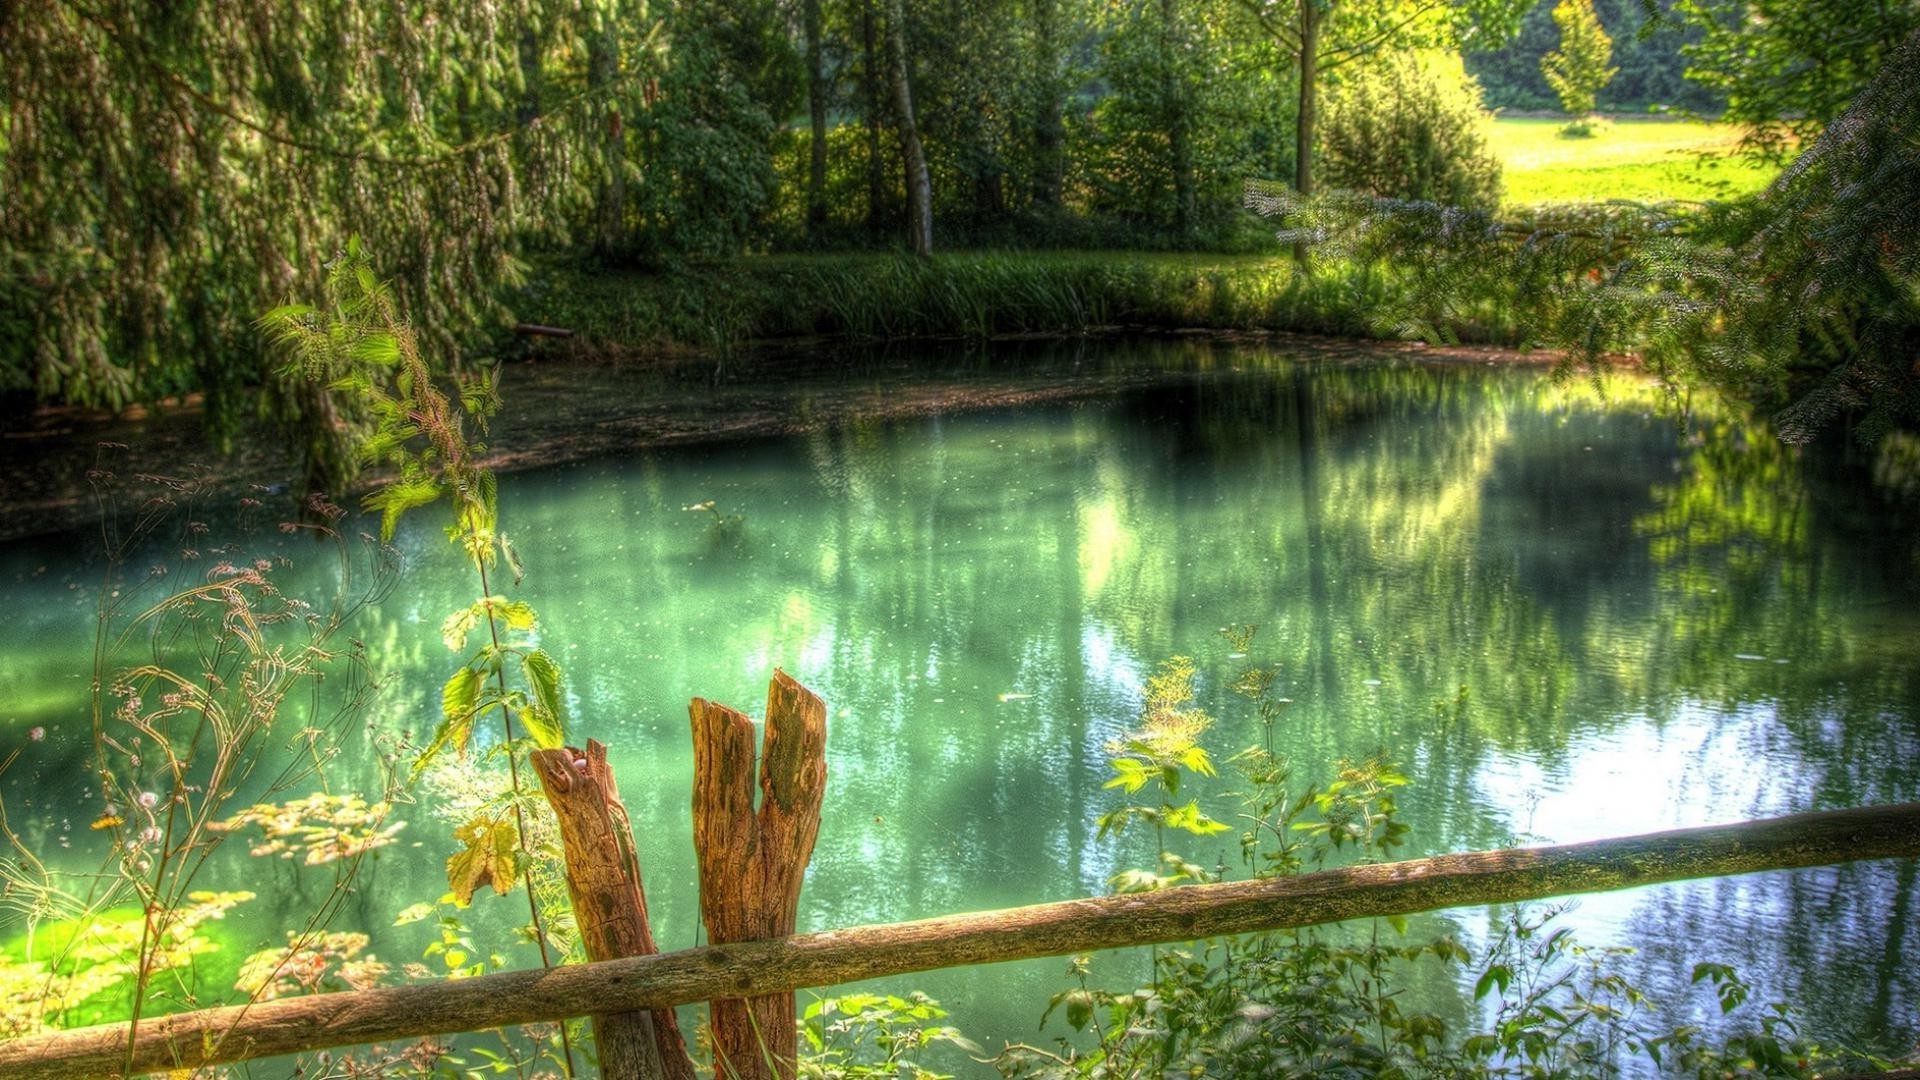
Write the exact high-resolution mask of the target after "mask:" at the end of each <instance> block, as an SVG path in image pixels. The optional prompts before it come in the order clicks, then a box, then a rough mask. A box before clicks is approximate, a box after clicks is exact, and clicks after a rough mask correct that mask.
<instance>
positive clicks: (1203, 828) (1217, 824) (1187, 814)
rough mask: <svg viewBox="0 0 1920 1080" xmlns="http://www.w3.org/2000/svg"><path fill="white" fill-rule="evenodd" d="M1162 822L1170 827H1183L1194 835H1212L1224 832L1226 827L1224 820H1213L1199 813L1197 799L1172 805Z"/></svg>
mask: <svg viewBox="0 0 1920 1080" xmlns="http://www.w3.org/2000/svg"><path fill="white" fill-rule="evenodd" d="M1163 824H1165V825H1166V826H1167V827H1168V828H1172V829H1184V830H1185V831H1187V832H1190V833H1192V834H1193V835H1195V836H1212V835H1213V834H1215V833H1222V832H1226V831H1227V829H1228V825H1227V824H1226V822H1223V821H1215V820H1214V819H1212V818H1210V817H1208V816H1207V815H1205V814H1203V813H1201V812H1200V803H1199V802H1198V801H1194V802H1190V803H1188V804H1187V805H1185V806H1176V807H1172V808H1171V809H1169V810H1168V812H1167V816H1166V819H1165V821H1164V822H1163Z"/></svg>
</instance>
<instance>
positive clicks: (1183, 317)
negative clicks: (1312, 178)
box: [515, 252, 1512, 352]
mask: <svg viewBox="0 0 1920 1080" xmlns="http://www.w3.org/2000/svg"><path fill="white" fill-rule="evenodd" d="M535 277H536V282H537V283H536V285H535V286H534V287H533V288H530V289H529V290H528V291H527V294H526V295H525V296H524V297H523V298H522V299H521V300H520V301H518V302H517V303H516V305H515V307H516V310H518V311H519V312H520V314H521V316H522V317H523V318H527V319H533V320H536V321H539V322H544V323H553V324H558V325H561V326H567V327H571V328H573V329H574V330H576V331H578V332H579V334H580V337H581V340H582V341H583V342H584V343H585V344H586V346H587V347H588V348H592V349H599V350H603V351H608V352H619V351H622V350H631V349H661V348H668V349H672V348H700V349H712V348H724V347H727V346H730V345H736V344H740V343H744V342H748V341H755V340H765V339H783V338H806V337H816V336H832V337H845V338H851V339H869V340H873V339H894V338H913V337H976V338H986V337H993V336H997V335H1007V334H1057V333H1075V332H1080V331H1085V330H1090V329H1095V328H1101V327H1129V328H1145V329H1158V330H1173V329H1190V328H1201V329H1213V330H1253V331H1263V330H1274V331H1295V332H1301V333H1319V334H1339V335H1346V336H1356V337H1366V336H1374V335H1376V334H1378V333H1379V332H1380V328H1379V327H1377V326H1375V324H1374V320H1373V317H1372V313H1373V312H1374V311H1376V310H1378V309H1379V308H1380V307H1381V305H1382V303H1383V301H1384V299H1385V298H1386V296H1387V295H1388V292H1389V290H1390V289H1391V288H1392V287H1393V284H1392V281H1391V275H1390V273H1389V272H1387V271H1383V270H1379V269H1372V268H1365V267H1358V266H1338V267H1333V268H1324V267H1323V268H1320V269H1317V270H1316V271H1315V272H1314V273H1312V274H1310V275H1309V274H1302V273H1300V272H1298V271H1297V270H1296V269H1295V267H1294V265H1293V263H1292V261H1291V260H1290V259H1289V258H1287V257H1286V256H1285V255H1282V254H1276V255H1272V256H1217V255H1188V254H1147V253H1141V252H1046V253H997V252H957V253H951V254H945V255H939V256H936V257H935V258H932V259H925V260H923V259H914V258H909V257H903V256H897V255H859V256H846V255H834V256H804V255H779V256H762V257H749V258H741V259H734V260H727V261H724V262H718V263H713V264H707V265H703V266H699V267H691V268H684V269H678V270H673V271H669V272H660V273H639V272H622V271H605V270H597V269H590V268H586V267H579V266H555V267H550V268H547V269H545V270H543V271H542V272H541V273H539V274H537V275H535ZM1460 336H1461V338H1462V339H1463V340H1468V341H1477V342H1489V343H1496V344H1500V343H1507V342H1509V341H1510V340H1511V337H1512V332H1511V329H1510V323H1508V322H1507V321H1506V320H1503V319H1502V318H1500V317H1499V315H1498V313H1495V312H1488V313H1486V317H1485V318H1484V319H1482V320H1480V321H1478V322H1474V323H1470V324H1469V325H1466V326H1463V327H1462V328H1461V333H1460Z"/></svg>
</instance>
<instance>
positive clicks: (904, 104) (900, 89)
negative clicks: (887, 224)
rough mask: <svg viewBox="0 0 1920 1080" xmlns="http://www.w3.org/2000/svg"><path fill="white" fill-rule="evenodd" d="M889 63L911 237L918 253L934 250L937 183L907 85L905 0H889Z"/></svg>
mask: <svg viewBox="0 0 1920 1080" xmlns="http://www.w3.org/2000/svg"><path fill="white" fill-rule="evenodd" d="M887 67H888V69H889V73H890V77H891V79H892V82H893V111H894V123H895V124H896V125H897V126H898V127H899V129H900V156H901V157H903V158H905V159H906V167H907V238H908V240H909V241H910V242H911V244H912V246H913V253H914V254H915V255H931V254H933V186H932V184H931V183H930V182H929V181H928V179H927V158H926V155H925V154H923V153H921V150H920V132H919V129H917V128H916V127H914V123H913V90H912V88H911V87H909V86H908V85H907V16H906V12H905V10H904V9H903V5H902V3H901V0H887Z"/></svg>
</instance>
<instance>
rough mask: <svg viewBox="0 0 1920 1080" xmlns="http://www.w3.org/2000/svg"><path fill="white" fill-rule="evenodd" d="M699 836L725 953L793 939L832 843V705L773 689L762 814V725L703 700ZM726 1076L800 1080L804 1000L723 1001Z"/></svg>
mask: <svg viewBox="0 0 1920 1080" xmlns="http://www.w3.org/2000/svg"><path fill="white" fill-rule="evenodd" d="M689 711H690V713H691V715H692V719H693V838H694V848H695V852H696V854H697V855H698V856H699V860H700V915H701V918H703V919H704V920H706V924H707V937H708V939H709V940H710V941H711V942H712V943H713V944H716V945H722V944H726V943H728V942H734V941H759V940H763V939H778V938H784V937H789V936H791V935H792V934H793V928H794V921H795V919H796V917H797V916H798V914H799V908H800V884H801V880H802V879H803V878H804V877H805V875H806V869H807V861H808V860H809V859H811V858H812V857H813V845H814V841H815V840H816V839H817V838H818V837H819V835H820V801H821V798H822V796H823V795H824V794H825V792H826V783H827V754H826V750H827V707H826V704H825V703H824V702H822V701H821V700H820V699H819V698H818V697H817V696H815V695H814V694H813V692H812V691H810V690H808V689H807V688H806V687H804V686H801V685H800V684H799V683H797V682H795V681H794V680H793V679H792V678H791V677H790V676H788V675H787V673H786V672H783V671H779V670H776V671H774V673H773V680H772V682H771V683H769V684H768V686H767V720H766V726H767V731H766V745H765V748H764V750H763V751H762V753H761V755H760V763H759V765H760V767H759V777H760V785H759V786H760V806H759V809H758V812H757V813H756V811H755V808H754V771H755V770H754V745H753V744H754V738H753V722H752V721H750V720H748V719H747V718H746V717H745V716H742V715H741V714H740V713H739V712H737V711H735V710H733V709H729V708H727V707H726V706H724V705H716V704H714V703H712V702H710V701H705V700H703V699H701V698H694V699H693V704H692V706H691V707H690V710H689ZM709 1024H710V1026H711V1028H712V1031H713V1053H714V1075H715V1076H716V1077H720V1078H723V1080H792V1077H793V1076H794V1074H795V1071H796V1065H795V1059H796V1056H797V1053H798V1046H797V1038H796V1034H795V1030H794V1007H793V992H792V991H787V992H784V993H776V994H767V995H764V996H760V997H754V998H749V999H746V1000H741V999H738V998H733V999H723V1000H716V1001H714V1002H713V1003H712V1017H711V1020H710V1021H709Z"/></svg>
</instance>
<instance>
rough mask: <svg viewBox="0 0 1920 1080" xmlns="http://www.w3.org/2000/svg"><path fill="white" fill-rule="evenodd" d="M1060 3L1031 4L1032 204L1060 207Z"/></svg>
mask: <svg viewBox="0 0 1920 1080" xmlns="http://www.w3.org/2000/svg"><path fill="white" fill-rule="evenodd" d="M1059 21H1060V5H1059V0H1034V4H1033V47H1034V52H1035V54H1036V55H1037V57H1038V58H1039V65H1040V78H1039V80H1038V82H1039V100H1038V101H1036V102H1035V108H1034V118H1033V157H1034V165H1033V201H1034V202H1036V203H1039V204H1040V205H1042V206H1058V205H1060V192H1061V189H1062V188H1064V187H1065V186H1066V172H1067V155H1066V143H1067V128H1066V122H1065V118H1064V112H1065V109H1066V101H1065V98H1066V88H1065V87H1064V86H1062V85H1061V77H1060V44H1059V38H1060V26H1059Z"/></svg>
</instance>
